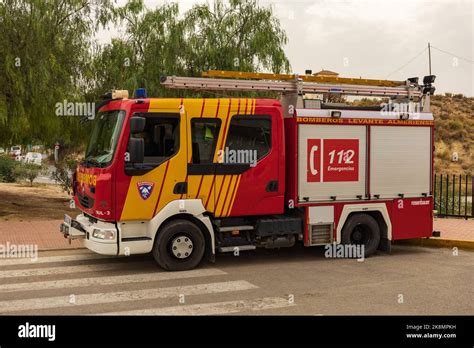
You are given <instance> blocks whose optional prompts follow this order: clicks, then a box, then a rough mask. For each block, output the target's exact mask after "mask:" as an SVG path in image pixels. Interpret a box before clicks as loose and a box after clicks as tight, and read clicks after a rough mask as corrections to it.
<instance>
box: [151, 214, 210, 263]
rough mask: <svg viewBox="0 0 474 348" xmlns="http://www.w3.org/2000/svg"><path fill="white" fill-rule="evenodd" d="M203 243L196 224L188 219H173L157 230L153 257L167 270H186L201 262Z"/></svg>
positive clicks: (202, 237)
mask: <svg viewBox="0 0 474 348" xmlns="http://www.w3.org/2000/svg"><path fill="white" fill-rule="evenodd" d="M205 245H206V244H205V240H204V236H203V234H202V232H201V229H200V228H199V227H198V226H196V225H195V224H193V223H192V222H190V221H188V220H174V221H171V222H169V223H167V224H166V225H165V226H164V227H163V228H162V229H161V230H160V231H159V232H158V235H157V237H156V238H155V245H154V246H153V257H154V258H155V260H156V262H157V263H158V264H159V265H160V266H161V267H162V268H164V269H165V270H167V271H186V270H190V269H193V268H195V267H196V266H197V265H198V264H199V263H200V262H201V260H202V257H203V255H204V250H205Z"/></svg>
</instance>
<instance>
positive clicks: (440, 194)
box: [439, 174, 443, 215]
mask: <svg viewBox="0 0 474 348" xmlns="http://www.w3.org/2000/svg"><path fill="white" fill-rule="evenodd" d="M442 201H443V174H441V175H440V177H439V215H443V212H442V210H441V208H442V205H441V203H442Z"/></svg>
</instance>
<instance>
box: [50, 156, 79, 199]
mask: <svg viewBox="0 0 474 348" xmlns="http://www.w3.org/2000/svg"><path fill="white" fill-rule="evenodd" d="M77 163H78V161H77V160H76V159H74V158H73V157H71V156H67V157H65V158H63V159H61V160H60V161H59V162H58V163H56V164H55V165H54V166H55V169H54V171H53V172H52V173H51V179H53V180H55V181H56V182H57V183H59V185H61V188H62V189H63V191H65V192H67V193H68V194H71V192H72V179H71V175H72V173H74V172H75V171H76V167H77Z"/></svg>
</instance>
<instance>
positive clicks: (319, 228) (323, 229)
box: [309, 224, 332, 245]
mask: <svg viewBox="0 0 474 348" xmlns="http://www.w3.org/2000/svg"><path fill="white" fill-rule="evenodd" d="M309 228H310V235H309V236H310V240H309V243H310V245H321V244H328V243H331V234H332V224H317V225H309Z"/></svg>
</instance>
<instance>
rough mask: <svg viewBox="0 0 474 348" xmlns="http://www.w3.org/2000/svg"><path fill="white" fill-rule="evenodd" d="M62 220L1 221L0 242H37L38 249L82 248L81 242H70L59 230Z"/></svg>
mask: <svg viewBox="0 0 474 348" xmlns="http://www.w3.org/2000/svg"><path fill="white" fill-rule="evenodd" d="M61 222H62V220H46V221H1V222H0V244H3V245H5V244H6V243H7V242H10V244H17V245H19V244H37V245H38V250H55V249H76V248H82V245H81V242H80V241H78V240H73V241H72V243H71V244H69V241H68V240H67V239H66V238H64V237H63V235H62V234H61V233H60V232H59V225H60V224H61Z"/></svg>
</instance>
